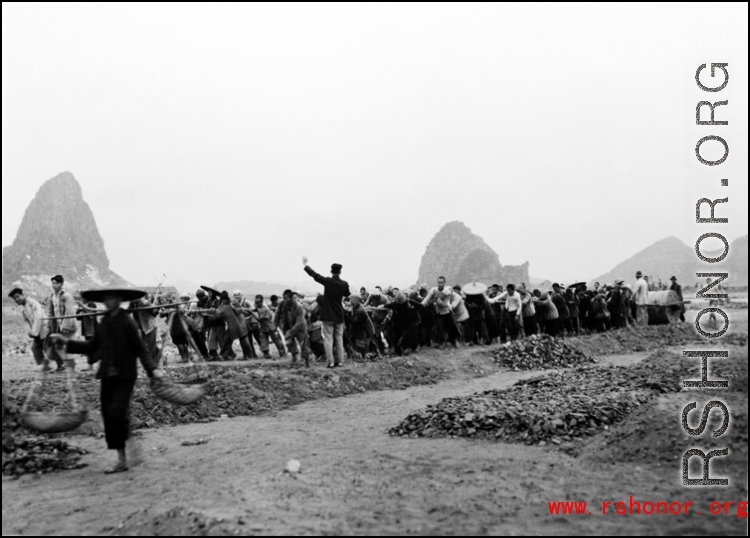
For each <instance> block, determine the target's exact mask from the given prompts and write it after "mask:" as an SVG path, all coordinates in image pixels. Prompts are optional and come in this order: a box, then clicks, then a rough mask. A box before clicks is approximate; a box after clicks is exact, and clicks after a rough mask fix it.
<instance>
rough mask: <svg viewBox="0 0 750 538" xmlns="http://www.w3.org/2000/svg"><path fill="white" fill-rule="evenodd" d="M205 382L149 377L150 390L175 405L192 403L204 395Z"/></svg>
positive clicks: (206, 386)
mask: <svg viewBox="0 0 750 538" xmlns="http://www.w3.org/2000/svg"><path fill="white" fill-rule="evenodd" d="M207 388H208V384H207V383H202V384H199V385H188V384H183V383H174V382H172V381H168V380H165V379H157V378H152V379H151V391H152V392H153V393H154V394H155V395H156V396H157V397H159V398H161V399H162V400H165V401H167V402H169V403H173V404H176V405H190V404H194V403H196V402H197V401H199V400H200V399H201V398H203V397H204V396H205V395H206V390H207Z"/></svg>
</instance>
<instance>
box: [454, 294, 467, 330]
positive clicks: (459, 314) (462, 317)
mask: <svg viewBox="0 0 750 538" xmlns="http://www.w3.org/2000/svg"><path fill="white" fill-rule="evenodd" d="M453 296H454V297H456V298H457V299H458V300H457V301H456V302H455V306H454V307H453V317H454V318H456V321H457V322H459V323H461V322H462V321H466V320H467V319H469V311H468V309H467V308H466V304H465V303H464V298H463V297H461V296H460V295H459V294H458V293H454V294H453Z"/></svg>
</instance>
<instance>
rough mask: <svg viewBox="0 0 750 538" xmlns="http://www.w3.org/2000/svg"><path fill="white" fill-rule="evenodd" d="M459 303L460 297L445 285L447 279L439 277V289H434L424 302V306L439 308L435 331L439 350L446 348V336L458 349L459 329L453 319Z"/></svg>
mask: <svg viewBox="0 0 750 538" xmlns="http://www.w3.org/2000/svg"><path fill="white" fill-rule="evenodd" d="M457 302H458V296H457V295H455V294H454V293H453V290H452V289H451V288H449V287H447V286H446V285H445V277H444V276H441V277H438V280H437V287H435V288H432V289H431V290H430V291H429V292H428V293H427V297H425V298H424V299H423V300H422V304H423V305H424V306H427V307H430V306H432V305H434V306H435V307H436V308H437V315H436V316H435V329H436V336H437V341H438V349H443V347H445V339H446V336H447V338H448V341H449V342H450V344H451V345H452V346H453V347H458V342H457V340H458V337H459V332H458V327H457V326H456V320H455V318H454V317H453V308H455V305H456V303H457Z"/></svg>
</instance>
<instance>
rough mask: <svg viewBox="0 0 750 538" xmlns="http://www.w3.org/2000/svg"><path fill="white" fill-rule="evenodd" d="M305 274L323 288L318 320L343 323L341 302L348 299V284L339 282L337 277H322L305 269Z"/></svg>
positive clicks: (339, 279) (307, 268)
mask: <svg viewBox="0 0 750 538" xmlns="http://www.w3.org/2000/svg"><path fill="white" fill-rule="evenodd" d="M305 272H306V273H307V274H308V275H310V276H311V277H313V279H314V280H315V282H317V283H318V284H322V285H323V287H324V288H325V291H324V292H323V302H322V303H321V305H320V320H321V321H328V322H331V323H344V305H343V304H342V303H341V301H342V300H343V299H344V297H348V296H349V295H350V293H349V284H347V283H346V282H345V281H343V280H341V278H340V277H339V276H338V275H335V276H332V277H324V276H321V275H319V274H318V273H316V272H315V271H313V270H312V269H310V267H305Z"/></svg>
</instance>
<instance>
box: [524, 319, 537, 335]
mask: <svg viewBox="0 0 750 538" xmlns="http://www.w3.org/2000/svg"><path fill="white" fill-rule="evenodd" d="M523 330H524V332H525V333H526V336H529V335H532V334H538V333H539V325H538V324H537V322H536V315H533V316H524V318H523Z"/></svg>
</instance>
